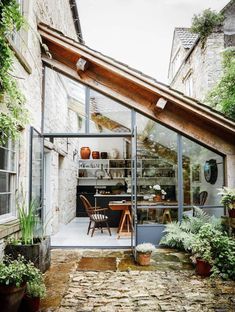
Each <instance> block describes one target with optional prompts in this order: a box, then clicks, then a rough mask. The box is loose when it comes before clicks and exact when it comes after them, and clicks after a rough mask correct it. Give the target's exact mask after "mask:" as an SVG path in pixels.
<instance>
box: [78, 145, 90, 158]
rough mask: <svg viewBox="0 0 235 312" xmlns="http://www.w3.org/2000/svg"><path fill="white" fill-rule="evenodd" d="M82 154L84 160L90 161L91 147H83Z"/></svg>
mask: <svg viewBox="0 0 235 312" xmlns="http://www.w3.org/2000/svg"><path fill="white" fill-rule="evenodd" d="M80 154H81V158H82V159H89V158H90V155H91V150H90V148H89V147H81V150H80Z"/></svg>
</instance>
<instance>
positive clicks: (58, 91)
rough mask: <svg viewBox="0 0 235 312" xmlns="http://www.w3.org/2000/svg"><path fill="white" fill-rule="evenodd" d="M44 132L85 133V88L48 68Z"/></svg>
mask: <svg viewBox="0 0 235 312" xmlns="http://www.w3.org/2000/svg"><path fill="white" fill-rule="evenodd" d="M44 105H45V108H44V131H45V132H49V133H50V132H55V133H58V132H62V133H73V132H79V133H83V132H84V131H85V86H83V85H82V84H80V83H78V82H76V81H74V80H72V79H70V78H68V77H66V76H65V75H62V74H60V73H58V72H56V71H54V70H52V69H50V68H47V67H46V71H45V101H44Z"/></svg>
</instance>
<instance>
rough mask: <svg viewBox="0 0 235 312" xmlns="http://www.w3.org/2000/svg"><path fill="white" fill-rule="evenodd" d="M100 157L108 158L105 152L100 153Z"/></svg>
mask: <svg viewBox="0 0 235 312" xmlns="http://www.w3.org/2000/svg"><path fill="white" fill-rule="evenodd" d="M100 157H101V158H102V159H107V158H108V153H107V152H101V153H100Z"/></svg>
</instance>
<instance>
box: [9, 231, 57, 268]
mask: <svg viewBox="0 0 235 312" xmlns="http://www.w3.org/2000/svg"><path fill="white" fill-rule="evenodd" d="M50 249H51V240H50V237H49V236H47V237H45V238H44V239H43V240H41V241H39V240H38V242H35V244H33V245H14V244H8V245H6V247H5V254H6V255H9V256H11V257H12V258H13V259H17V257H18V255H19V254H21V255H23V256H24V257H25V259H26V260H28V261H32V262H33V263H34V265H35V266H36V268H38V269H39V270H40V271H41V272H42V273H44V272H45V271H46V270H48V269H49V267H50V264H51V250H50Z"/></svg>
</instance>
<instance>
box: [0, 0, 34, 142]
mask: <svg viewBox="0 0 235 312" xmlns="http://www.w3.org/2000/svg"><path fill="white" fill-rule="evenodd" d="M23 24H24V19H23V17H22V15H21V13H20V9H19V4H18V3H17V1H16V0H0V51H1V53H0V145H2V144H5V143H6V141H7V140H8V139H9V138H12V139H16V137H17V136H18V134H19V130H20V129H21V128H22V127H24V125H25V124H26V122H27V120H28V114H27V110H26V108H25V106H24V103H25V98H24V96H23V95H22V93H21V91H20V89H19V87H18V85H17V82H16V80H15V78H14V77H13V76H12V75H11V72H12V66H13V62H14V53H13V51H12V49H11V48H10V44H9V41H8V38H9V37H11V36H12V35H13V34H14V32H15V31H19V30H20V28H21V27H22V26H23Z"/></svg>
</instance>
